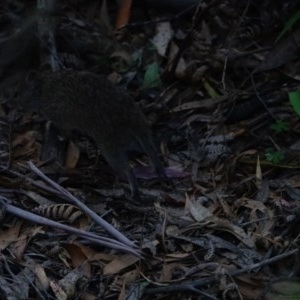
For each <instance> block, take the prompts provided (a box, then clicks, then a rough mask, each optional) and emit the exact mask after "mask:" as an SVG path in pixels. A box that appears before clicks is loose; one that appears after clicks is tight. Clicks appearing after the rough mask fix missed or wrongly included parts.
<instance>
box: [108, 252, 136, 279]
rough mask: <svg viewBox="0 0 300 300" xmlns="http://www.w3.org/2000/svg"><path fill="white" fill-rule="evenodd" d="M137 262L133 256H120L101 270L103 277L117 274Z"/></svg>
mask: <svg viewBox="0 0 300 300" xmlns="http://www.w3.org/2000/svg"><path fill="white" fill-rule="evenodd" d="M138 260H139V258H138V257H137V256H135V255H131V254H124V255H120V256H118V257H116V258H115V259H114V260H113V261H111V262H110V263H108V264H107V265H106V266H105V267H104V268H103V274H105V275H107V274H117V273H118V272H120V271H121V270H123V269H125V268H127V267H129V266H131V265H132V264H134V263H136V262H137V261H138Z"/></svg>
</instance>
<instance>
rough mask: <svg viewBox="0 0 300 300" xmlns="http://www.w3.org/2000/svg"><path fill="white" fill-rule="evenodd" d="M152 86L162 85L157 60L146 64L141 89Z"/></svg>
mask: <svg viewBox="0 0 300 300" xmlns="http://www.w3.org/2000/svg"><path fill="white" fill-rule="evenodd" d="M153 87H158V88H160V87H162V82H161V79H160V75H159V65H158V63H157V62H154V63H152V64H151V65H148V66H147V70H146V73H145V76H144V82H143V86H142V89H149V88H153Z"/></svg>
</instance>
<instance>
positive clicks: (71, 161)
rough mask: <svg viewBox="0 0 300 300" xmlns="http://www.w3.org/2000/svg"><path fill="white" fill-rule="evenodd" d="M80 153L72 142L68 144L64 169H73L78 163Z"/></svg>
mask: <svg viewBox="0 0 300 300" xmlns="http://www.w3.org/2000/svg"><path fill="white" fill-rule="evenodd" d="M79 156H80V151H79V148H78V147H77V145H75V144H74V143H73V142H72V141H70V142H69V143H68V150H67V155H66V163H65V165H66V168H69V169H74V168H75V167H76V165H77V163H78V160H79Z"/></svg>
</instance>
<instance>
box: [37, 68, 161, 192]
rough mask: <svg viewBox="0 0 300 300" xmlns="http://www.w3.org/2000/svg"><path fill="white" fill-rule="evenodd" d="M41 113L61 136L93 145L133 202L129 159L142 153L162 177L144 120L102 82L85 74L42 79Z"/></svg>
mask: <svg viewBox="0 0 300 300" xmlns="http://www.w3.org/2000/svg"><path fill="white" fill-rule="evenodd" d="M41 95H42V98H41V104H40V106H41V107H40V108H41V110H42V112H43V113H44V114H45V115H46V117H47V118H48V119H49V120H51V121H52V122H53V124H54V125H55V126H56V127H57V128H59V129H61V130H64V131H70V130H74V129H76V130H79V131H81V132H82V133H84V134H86V135H88V136H90V137H91V138H93V139H94V141H95V143H96V144H97V146H98V147H99V149H100V150H101V151H102V154H103V155H104V157H105V158H106V160H107V162H108V163H109V164H110V166H111V167H112V168H113V169H115V170H116V171H117V172H119V173H125V174H126V175H127V177H128V180H129V183H130V186H131V191H132V196H133V197H135V198H138V197H139V192H138V187H137V183H136V180H135V177H134V175H133V172H132V170H131V168H130V166H129V162H128V154H129V153H130V152H131V151H135V150H137V149H142V150H143V151H144V152H146V153H147V154H148V155H149V157H150V159H151V161H152V163H153V165H154V167H155V169H156V171H157V173H158V174H159V175H160V176H162V177H165V173H164V170H163V167H162V165H161V163H160V161H159V159H158V156H157V152H156V150H155V147H154V144H153V140H152V137H151V132H150V129H149V126H148V124H147V121H146V120H145V117H144V116H143V114H142V113H141V111H140V109H139V108H138V106H137V105H136V104H135V103H134V102H133V100H132V99H131V98H130V97H129V95H128V94H127V93H126V92H125V91H124V90H122V89H120V88H117V87H114V86H113V85H112V84H110V83H109V82H108V81H107V79H106V78H105V77H104V76H101V75H96V74H93V73H89V72H78V71H61V72H57V73H50V72H49V73H45V74H44V75H43V76H42V80H41Z"/></svg>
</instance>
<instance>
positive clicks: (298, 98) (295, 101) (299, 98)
mask: <svg viewBox="0 0 300 300" xmlns="http://www.w3.org/2000/svg"><path fill="white" fill-rule="evenodd" d="M288 95H289V100H290V103H291V105H292V106H293V108H294V110H295V112H296V113H297V115H298V116H299V117H300V87H299V88H298V89H297V90H296V91H293V92H289V93H288Z"/></svg>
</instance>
